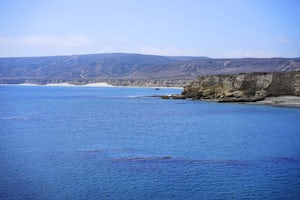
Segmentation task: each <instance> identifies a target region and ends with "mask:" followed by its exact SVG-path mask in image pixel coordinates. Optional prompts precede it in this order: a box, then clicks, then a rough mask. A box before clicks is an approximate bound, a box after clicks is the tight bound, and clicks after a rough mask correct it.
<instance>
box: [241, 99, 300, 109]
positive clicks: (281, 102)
mask: <svg viewBox="0 0 300 200" xmlns="http://www.w3.org/2000/svg"><path fill="white" fill-rule="evenodd" d="M244 104H248V105H266V106H276V107H291V108H300V96H278V97H266V98H265V99H264V100H261V101H256V102H245V103H244Z"/></svg>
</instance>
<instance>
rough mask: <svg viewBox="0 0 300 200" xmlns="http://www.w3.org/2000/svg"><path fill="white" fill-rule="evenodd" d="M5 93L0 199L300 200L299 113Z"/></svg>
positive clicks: (96, 92)
mask: <svg viewBox="0 0 300 200" xmlns="http://www.w3.org/2000/svg"><path fill="white" fill-rule="evenodd" d="M180 92H181V90H180V89H168V88H162V89H160V90H155V89H153V88H126V87H103V88H101V87H98V88H97V87H43V86H37V87H29V86H0V102H1V104H0V199H1V200H2V199H49V200H50V199H51V200H52V199H146V200H147V199H299V198H300V109H299V108H284V107H272V106H262V105H244V104H225V103H224V104H221V103H213V102H204V101H192V100H163V99H160V98H156V97H151V96H154V95H165V94H176V93H180Z"/></svg>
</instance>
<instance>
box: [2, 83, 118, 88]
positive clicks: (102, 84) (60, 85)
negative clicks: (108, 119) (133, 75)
mask: <svg viewBox="0 0 300 200" xmlns="http://www.w3.org/2000/svg"><path fill="white" fill-rule="evenodd" d="M0 86H29V87H36V86H42V87H115V86H113V85H110V84H108V83H106V82H99V83H88V84H85V85H75V84H70V83H49V84H45V85H41V84H33V83H21V84H0Z"/></svg>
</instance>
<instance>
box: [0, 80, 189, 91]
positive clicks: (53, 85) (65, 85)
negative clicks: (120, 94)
mask: <svg viewBox="0 0 300 200" xmlns="http://www.w3.org/2000/svg"><path fill="white" fill-rule="evenodd" d="M0 86H28V87H38V86H41V87H126V88H152V89H158V90H159V89H183V87H165V86H130V85H126V86H122V85H118V86H116V85H110V84H108V83H106V82H99V83H88V84H83V85H76V84H70V83H49V84H44V85H42V84H34V83H20V84H0Z"/></svg>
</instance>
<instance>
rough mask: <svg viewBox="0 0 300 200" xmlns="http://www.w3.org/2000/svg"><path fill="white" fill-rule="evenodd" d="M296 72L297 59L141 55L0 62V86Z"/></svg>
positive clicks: (299, 68)
mask: <svg viewBox="0 0 300 200" xmlns="http://www.w3.org/2000/svg"><path fill="white" fill-rule="evenodd" d="M297 70H300V58H294V59H293V58H243V59H211V58H207V57H188V56H182V57H180V56H179V57H172V56H155V55H142V54H125V53H110V54H91V55H74V56H52V57H24V58H0V83H20V82H28V80H31V82H32V80H40V81H42V80H44V81H46V82H48V81H50V82H51V81H53V80H56V81H57V80H61V81H60V82H64V81H65V82H66V81H70V80H81V81H84V80H86V81H91V80H98V81H99V80H191V79H194V78H195V77H198V76H200V75H213V74H233V73H245V72H275V71H297Z"/></svg>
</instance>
